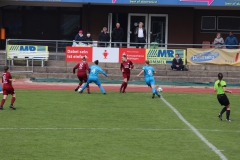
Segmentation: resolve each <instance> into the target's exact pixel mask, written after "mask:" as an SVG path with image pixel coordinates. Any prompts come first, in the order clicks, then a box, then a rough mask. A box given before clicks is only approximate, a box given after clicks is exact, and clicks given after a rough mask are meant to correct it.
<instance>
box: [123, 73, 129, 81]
mask: <svg viewBox="0 0 240 160" xmlns="http://www.w3.org/2000/svg"><path fill="white" fill-rule="evenodd" d="M123 78H124V79H125V78H127V80H128V81H129V79H130V73H123Z"/></svg>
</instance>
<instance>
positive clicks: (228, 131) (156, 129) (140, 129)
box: [0, 128, 240, 133]
mask: <svg viewBox="0 0 240 160" xmlns="http://www.w3.org/2000/svg"><path fill="white" fill-rule="evenodd" d="M0 130H113V131H114V130H121V131H124V130H125V131H192V130H191V129H177V128H175V129H174V128H165V129H164V128H0ZM196 130H198V131H203V132H227V133H240V130H239V131H237V130H236V131H233V130H218V129H196Z"/></svg>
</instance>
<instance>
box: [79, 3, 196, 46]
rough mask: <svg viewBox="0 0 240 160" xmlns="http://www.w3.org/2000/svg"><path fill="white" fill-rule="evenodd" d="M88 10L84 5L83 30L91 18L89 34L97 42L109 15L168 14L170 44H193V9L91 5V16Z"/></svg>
mask: <svg viewBox="0 0 240 160" xmlns="http://www.w3.org/2000/svg"><path fill="white" fill-rule="evenodd" d="M87 9H88V6H87V5H84V6H83V14H82V17H83V18H82V26H83V30H86V26H87V24H86V18H90V24H89V32H91V34H92V37H93V39H95V40H97V39H98V34H99V33H100V30H101V29H102V27H104V26H107V25H108V13H147V14H168V43H193V28H194V27H193V21H194V9H193V8H180V7H141V6H131V7H130V6H100V5H99V6H96V5H95V6H94V5H91V7H90V16H89V15H88V16H87ZM125 33H126V31H125Z"/></svg>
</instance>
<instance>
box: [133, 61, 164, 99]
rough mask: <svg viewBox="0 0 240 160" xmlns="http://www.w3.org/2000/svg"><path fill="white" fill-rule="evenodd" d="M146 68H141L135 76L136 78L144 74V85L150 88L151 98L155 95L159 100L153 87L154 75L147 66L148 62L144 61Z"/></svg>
mask: <svg viewBox="0 0 240 160" xmlns="http://www.w3.org/2000/svg"><path fill="white" fill-rule="evenodd" d="M145 64H146V66H143V68H142V70H141V72H140V73H139V74H138V75H137V76H138V77H139V76H140V75H141V74H142V73H143V72H144V78H145V81H146V84H147V85H148V86H149V87H150V88H152V93H153V95H152V98H154V97H155V94H156V95H157V96H158V97H159V98H161V95H160V94H159V93H158V91H157V90H156V87H155V79H154V74H156V72H155V70H154V68H153V67H152V66H149V60H146V61H145Z"/></svg>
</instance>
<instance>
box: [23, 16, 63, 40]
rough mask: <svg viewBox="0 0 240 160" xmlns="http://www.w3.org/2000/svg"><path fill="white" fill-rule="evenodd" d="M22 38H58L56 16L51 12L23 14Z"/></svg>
mask: <svg viewBox="0 0 240 160" xmlns="http://www.w3.org/2000/svg"><path fill="white" fill-rule="evenodd" d="M25 18H26V19H25V22H26V23H25V26H24V38H26V39H42V40H55V39H58V32H59V27H58V17H57V14H54V13H51V14H47V13H33V12H32V13H31V14H26V16H25Z"/></svg>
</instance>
